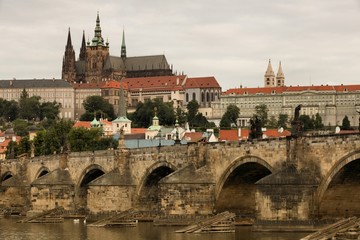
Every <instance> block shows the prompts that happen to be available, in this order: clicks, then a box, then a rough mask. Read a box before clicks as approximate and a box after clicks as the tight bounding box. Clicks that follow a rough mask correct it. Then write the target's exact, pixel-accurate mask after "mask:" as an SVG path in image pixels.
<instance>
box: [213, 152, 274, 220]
mask: <svg viewBox="0 0 360 240" xmlns="http://www.w3.org/2000/svg"><path fill="white" fill-rule="evenodd" d="M272 172H274V169H273V167H272V166H270V164H269V163H267V162H266V161H265V160H264V159H262V158H259V157H257V156H243V157H240V158H238V159H236V160H235V161H234V162H232V163H231V164H230V165H229V166H228V167H227V168H226V169H225V171H224V172H223V174H222V175H221V177H220V178H219V181H218V183H217V186H216V188H215V210H216V211H225V210H228V211H232V212H235V213H238V214H241V215H248V216H251V217H253V216H254V214H255V192H256V185H255V183H256V182H257V181H259V180H260V179H262V178H263V177H265V176H267V175H270V174H271V173H272Z"/></svg>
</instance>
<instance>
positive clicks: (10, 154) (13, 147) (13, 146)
mask: <svg viewBox="0 0 360 240" xmlns="http://www.w3.org/2000/svg"><path fill="white" fill-rule="evenodd" d="M17 152H18V145H17V143H16V142H13V141H10V142H9V145H8V146H7V148H6V152H5V155H6V157H5V158H6V159H14V158H15V157H16V156H17V155H18V154H17Z"/></svg>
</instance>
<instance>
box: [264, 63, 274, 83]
mask: <svg viewBox="0 0 360 240" xmlns="http://www.w3.org/2000/svg"><path fill="white" fill-rule="evenodd" d="M264 87H275V74H274V71H273V69H272V66H271V60H270V59H269V64H268V67H267V69H266V72H265V75H264Z"/></svg>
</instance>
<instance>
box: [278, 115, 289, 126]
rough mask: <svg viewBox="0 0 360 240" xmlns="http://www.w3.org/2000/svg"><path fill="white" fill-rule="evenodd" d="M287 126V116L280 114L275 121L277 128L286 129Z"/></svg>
mask: <svg viewBox="0 0 360 240" xmlns="http://www.w3.org/2000/svg"><path fill="white" fill-rule="evenodd" d="M288 124H289V115H287V114H286V113H285V114H283V113H280V114H279V117H278V121H277V127H282V128H284V129H286V128H287V126H288Z"/></svg>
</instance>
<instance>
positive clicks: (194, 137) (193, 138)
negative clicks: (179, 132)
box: [182, 132, 204, 142]
mask: <svg viewBox="0 0 360 240" xmlns="http://www.w3.org/2000/svg"><path fill="white" fill-rule="evenodd" d="M182 139H183V140H185V141H188V142H199V141H201V140H202V139H204V137H203V133H202V132H188V133H185V134H184V136H183V138H182Z"/></svg>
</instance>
